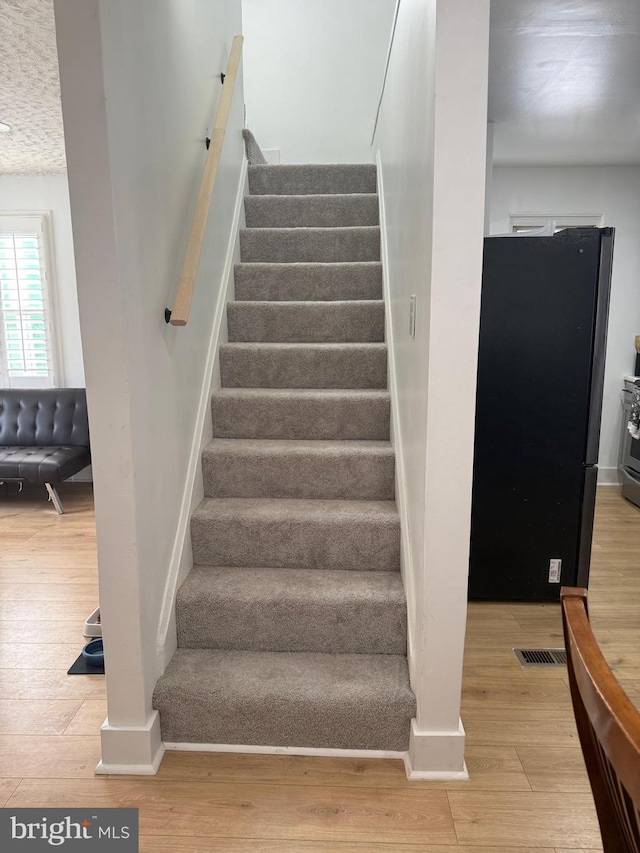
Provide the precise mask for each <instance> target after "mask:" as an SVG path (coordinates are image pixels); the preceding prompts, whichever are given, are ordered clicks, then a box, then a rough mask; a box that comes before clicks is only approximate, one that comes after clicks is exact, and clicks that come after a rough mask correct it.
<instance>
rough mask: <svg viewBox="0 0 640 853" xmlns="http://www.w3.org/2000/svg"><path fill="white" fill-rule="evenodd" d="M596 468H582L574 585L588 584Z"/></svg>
mask: <svg viewBox="0 0 640 853" xmlns="http://www.w3.org/2000/svg"><path fill="white" fill-rule="evenodd" d="M597 483H598V469H597V467H596V466H595V465H591V466H588V467H586V468H585V469H584V488H583V495H582V518H581V520H580V544H579V547H578V571H577V576H576V586H583V587H585V589H586V588H587V587H588V586H589V569H590V568H591V544H592V539H593V517H594V515H595V509H596V485H597Z"/></svg>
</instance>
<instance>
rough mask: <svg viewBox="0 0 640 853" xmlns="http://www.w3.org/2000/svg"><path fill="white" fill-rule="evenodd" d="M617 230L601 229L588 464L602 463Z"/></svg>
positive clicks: (586, 457) (588, 424)
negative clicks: (606, 357) (599, 451)
mask: <svg viewBox="0 0 640 853" xmlns="http://www.w3.org/2000/svg"><path fill="white" fill-rule="evenodd" d="M614 233H615V232H614V229H613V228H601V229H600V263H599V270H598V295H597V304H596V321H595V329H594V334H593V363H592V368H591V392H590V397H589V419H588V422H587V448H586V456H585V463H586V464H587V465H595V464H597V462H598V448H599V445H600V422H601V420H602V395H603V392H604V362H605V356H606V350H607V327H608V324H609V296H610V293H611V267H612V264H613V237H614Z"/></svg>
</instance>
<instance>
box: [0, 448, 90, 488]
mask: <svg viewBox="0 0 640 853" xmlns="http://www.w3.org/2000/svg"><path fill="white" fill-rule="evenodd" d="M90 464H91V453H90V451H89V448H88V447H69V446H63V445H60V446H55V445H54V446H52V447H20V446H14V445H9V446H7V445H0V480H26V481H27V482H29V483H60V482H62V480H66V479H67V477H72V476H73V475H74V474H77V473H78V471H81V470H82V469H83V468H86V467H87V465H90Z"/></svg>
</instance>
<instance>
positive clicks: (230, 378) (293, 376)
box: [220, 344, 387, 388]
mask: <svg viewBox="0 0 640 853" xmlns="http://www.w3.org/2000/svg"><path fill="white" fill-rule="evenodd" d="M220 377H221V381H222V387H223V388H386V387H387V353H386V349H385V347H384V346H383V345H376V344H370V345H366V344H363V345H361V346H359V347H358V346H353V347H351V346H343V347H340V346H336V347H328V346H327V347H325V348H320V347H317V346H316V347H314V346H313V345H309V346H308V347H295V348H291V347H287V346H286V345H283V346H281V347H277V346H275V345H274V346H273V347H272V348H269V349H266V348H264V347H260V346H258V345H256V344H253V345H251V344H248V345H246V346H245V345H243V344H227V345H223V346H221V347H220Z"/></svg>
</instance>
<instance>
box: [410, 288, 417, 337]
mask: <svg viewBox="0 0 640 853" xmlns="http://www.w3.org/2000/svg"><path fill="white" fill-rule="evenodd" d="M415 336H416V296H415V294H413V295H411V296H410V297H409V337H411V338H415Z"/></svg>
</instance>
